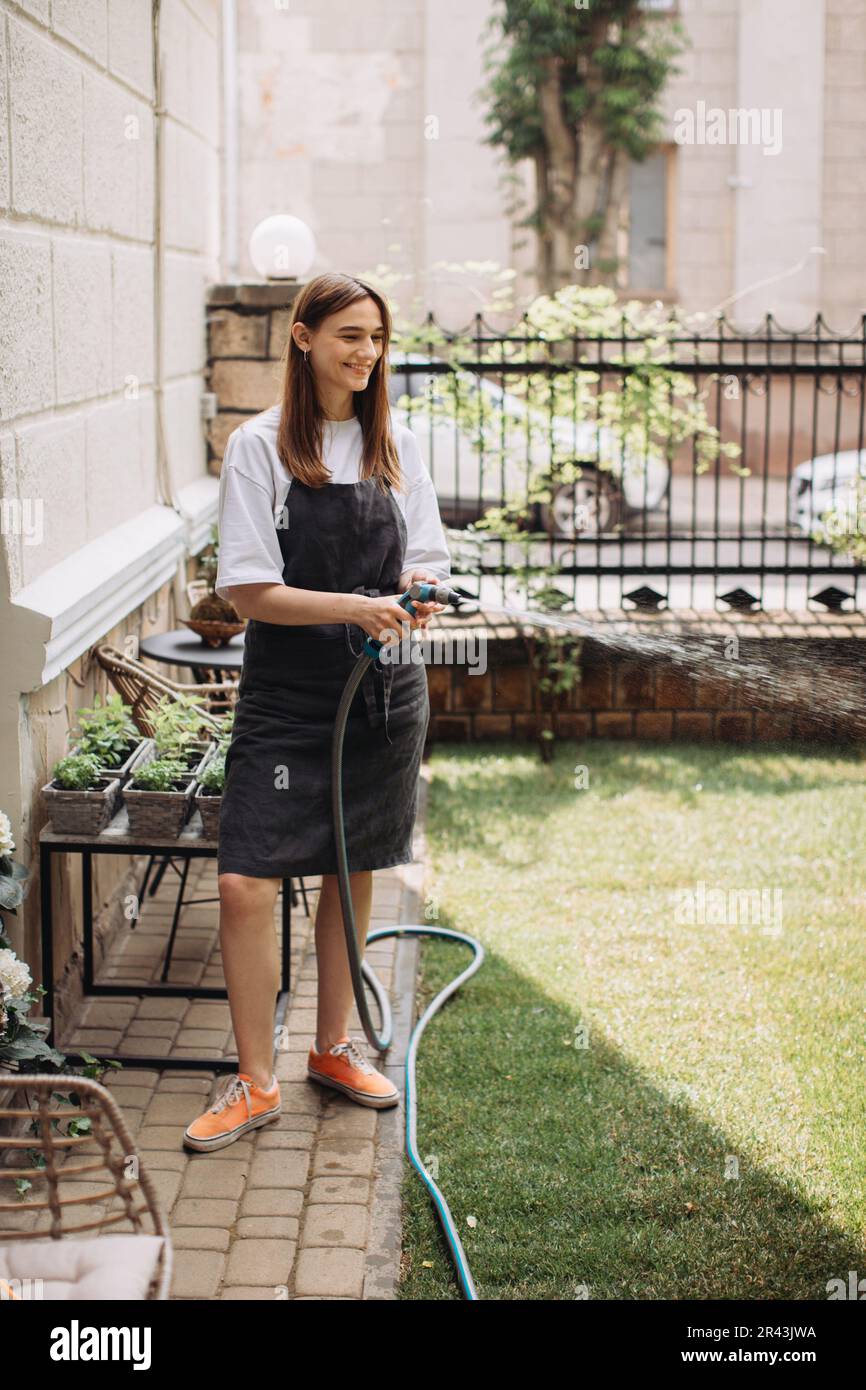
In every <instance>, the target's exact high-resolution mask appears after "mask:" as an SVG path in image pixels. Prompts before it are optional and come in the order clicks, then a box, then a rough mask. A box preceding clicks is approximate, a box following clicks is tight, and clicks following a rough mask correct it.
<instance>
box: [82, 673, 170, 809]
mask: <svg viewBox="0 0 866 1390" xmlns="http://www.w3.org/2000/svg"><path fill="white" fill-rule="evenodd" d="M71 737H72V744H73V746H72V748H71V749H70V751H71V752H72V753H95V754H96V756H97V757H98V758H99V760H100V767H99V770H100V772H101V773H104V774H106V775H110V776H112V777H118V778H119V779H120V784H121V786H123V784H124V783H125V782H126V781H128V779H129V777H130V776H131V774H132V769H133V767H135V766H137V765H138V764H139V763H140V762H143V761H145V760H146V758H147V757H148V756H152V753H153V740H152V739H147V738H144V737H143V736H142V734H141V732H140V730H139V729H138V727H137V726H136V724H135V721H134V720H133V718H132V710H131V709H130V707H129V705H126V704H124V703H123V701H122V700H121V698H120V696H119V695H118V694H117V692H115V693H114V694H113V695H111V696H110V697H109V699H107V700H106V701H105V702H101V701H100V697H99V695H97V696H96V699H95V701H94V703H93V705H92V706H91V707H89V708H87V709H80V710H79V711H78V725H77V728H76V729H75V730H74V732H73V734H72V736H71Z"/></svg>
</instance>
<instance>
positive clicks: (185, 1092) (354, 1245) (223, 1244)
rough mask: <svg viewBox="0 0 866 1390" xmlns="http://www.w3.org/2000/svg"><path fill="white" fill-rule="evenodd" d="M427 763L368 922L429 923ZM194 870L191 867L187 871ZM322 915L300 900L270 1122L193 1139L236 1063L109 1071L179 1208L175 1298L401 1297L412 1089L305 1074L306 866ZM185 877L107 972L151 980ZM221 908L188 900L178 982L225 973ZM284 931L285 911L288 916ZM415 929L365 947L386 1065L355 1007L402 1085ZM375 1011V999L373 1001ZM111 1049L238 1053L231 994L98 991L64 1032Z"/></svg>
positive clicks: (311, 966)
mask: <svg viewBox="0 0 866 1390" xmlns="http://www.w3.org/2000/svg"><path fill="white" fill-rule="evenodd" d="M426 790H427V783H426V779H425V775H424V770H423V769H422V781H421V794H420V798H419V815H418V820H417V823H416V828H415V844H414V851H415V860H414V862H413V863H412V864H406V865H400V866H398V867H397V868H393V869H380V870H378V871H377V872H376V873H375V874H374V876H373V910H372V916H371V924H370V926H371V930H372V929H374V928H375V927H379V926H392V925H395V924H397V923H401V922H402V923H411V922H423V920H424V917H423V902H424V897H423V894H424V859H425V853H424V834H423V821H424V808H425V805H426ZM193 864H194V866H195V865H196V864H198V865H199V867H198V868H197V869H196V870H195V871H196V874H197V877H196V881H195V886H194V889H192V888H190V890H189V891H190V896H195V897H211V896H214V897H215V896H216V893H217V881H216V865H215V862H214V861H213V860H203V861H193ZM191 881H192V871H191V874H190V882H191ZM304 882H305V884H306V887H307V894H308V898H309V906H310V916H309V917H307V916H306V915H305V913H304V908H303V902H302V901H301V900H300V896H299V902H298V905H297V906H296V907H294V908H293V910H292V942H291V994H290V998H289V1007H288V1010H287V1013H286V1030H285V1033H284V1037H283V1039H282V1042H281V1047H280V1050H278V1052H277V1056H276V1063H275V1066H276V1073H277V1077H278V1079H279V1081H280V1089H281V1093H282V1101H283V1112H282V1114H281V1115H280V1117H279V1119H278V1120H277V1121H275V1122H274V1123H273V1124H270V1125H266V1126H265V1127H264V1128H262V1129H259V1130H255V1131H253V1133H252V1134H250V1135H248V1136H247V1137H245V1138H243V1139H239V1140H237V1141H236V1142H235V1143H234V1144H230V1145H228V1146H227V1147H226V1148H225V1149H220V1150H218V1151H217V1152H216V1153H213V1154H196V1153H192V1152H190V1151H188V1150H187V1149H185V1148H184V1147H183V1144H182V1132H183V1129H184V1127H185V1126H186V1124H188V1123H189V1121H190V1120H191V1119H193V1118H194V1117H195V1116H196V1115H197V1114H199V1113H200V1112H201V1111H202V1110H203V1109H204V1108H205V1106H206V1105H207V1103H208V1101H209V1098H210V1097H211V1096H212V1094H213V1093H214V1089H215V1083H216V1082H218V1080H219V1077H220V1076H223V1075H225V1073H220V1074H218V1075H217V1074H215V1073H214V1072H213V1071H196V1070H189V1071H183V1070H170V1071H159V1070H153V1069H141V1068H137V1067H136V1066H135V1063H134V1062H126V1063H125V1064H124V1066H123V1069H122V1070H121V1071H119V1072H118V1073H117V1074H116V1075H112V1074H110V1073H109V1074H108V1075H107V1076H106V1078H104V1080H105V1084H107V1085H109V1086H110V1088H111V1090H112V1092H113V1093H114V1095H115V1096H116V1097H117V1099H118V1101H119V1103H120V1105H121V1107H122V1109H123V1112H124V1115H125V1117H126V1119H127V1122H128V1123H129V1125H130V1127H131V1129H132V1132H133V1135H134V1137H135V1139H136V1142H137V1144H138V1147H139V1151H140V1153H141V1157H142V1162H143V1163H144V1164H145V1165H146V1167H147V1169H148V1171H149V1172H150V1174H151V1175H152V1177H153V1179H154V1182H155V1183H156V1185H157V1189H158V1193H159V1197H160V1200H161V1202H162V1204H163V1210H164V1211H165V1212H166V1213H167V1214H168V1215H169V1219H170V1224H171V1229H172V1241H173V1247H174V1270H173V1279H172V1287H171V1297H172V1298H174V1299H197V1300H198V1299H250V1298H251V1299H295V1298H315V1299H322V1298H328V1299H331V1298H341V1299H369V1298H374V1299H391V1298H395V1297H396V1296H397V1293H396V1290H397V1284H398V1280H399V1264H400V1251H401V1203H400V1188H401V1183H402V1177H403V1171H404V1158H403V1153H404V1127H405V1113H404V1108H403V1104H402V1102H401V1103H400V1105H397V1106H394V1107H392V1108H391V1109H389V1110H384V1111H381V1112H380V1111H376V1110H371V1109H369V1108H367V1107H365V1106H361V1105H358V1104H356V1103H355V1102H353V1101H350V1100H348V1099H347V1098H346V1097H344V1096H341V1095H339V1094H338V1093H336V1092H331V1091H328V1090H326V1089H324V1088H322V1087H320V1086H317V1085H315V1084H314V1083H313V1082H310V1081H308V1080H307V1079H306V1058H307V1049H308V1048H309V1045H310V1042H311V1041H312V1039H313V1037H314V1034H315V1019H316V953H315V940H314V930H313V921H314V918H315V908H316V903H317V901H318V887H319V885H320V882H321V880H320V879H305V880H304ZM176 885H177V880H176V878H175V877H174V876H173V875H171V874H167V875H166V877H165V879H164V880H163V883H162V885H161V886H160V890H159V893H158V894H157V895H156V897H155V898H154V899H150V900H148V902H147V904H146V906H145V908H144V910H143V913H142V917H141V920H140V923H139V926H138V927H137V928H136V930H135V931H128V932H124V933H123V934H122V936H121V937H120V939H119V940H118V942H117V944H116V946H115V948H114V949H113V950H112V953H111V956H110V959H107V960H106V962H105V964H104V967H103V969H102V970H101V971H100V974H99V978H100V979H103V980H106V981H107V980H110V979H119V980H120V979H122V980H124V981H126V980H153V979H157V978H158V973H157V972H158V966H159V962H160V960H161V957H162V953H163V952H164V949H165V943H166V934H167V929H168V923H169V922H170V918H171V900H172V896H173V894H174V893H175V892H176ZM217 913H218V905H217V904H216V903H214V904H212V905H206V906H200V907H196V906H193V907H190V908H187V909H185V911H184V914H183V916H182V918H181V924H180V927H179V929H178V936H177V942H176V948H175V961H176V968H175V961H173V965H172V971H171V977H170V978H171V979H172V981H175V980H178V979H179V980H181V981H183V982H184V983H210V982H214V983H216V984H219V985H221V984H223V978H222V970H221V964H220V952H219V935H218V919H217ZM275 930H276V931H278V917H277V916H276V914H275ZM417 951H418V944H417V941H416V940H414V939H412V938H404V939H402V940H399V941H398V939H397V938H388V939H386V940H385V941H383V942H378V943H374V944H373V945H372V946H371V947H370V948H369V949H368V951H367V960H368V961H369V963H370V965H371V967H372V968H373V970H374V971H375V972H376V974H377V975H378V976H379V978H380V979H381V980H382V982H383V984H384V985H385V987H386V988H387V989H388V990H389V993H390V998H391V1006H392V1010H393V1015H394V1042H393V1045H392V1047H391V1048H390V1049H389V1051H388V1054H387V1059H386V1063H385V1065H381V1064H380V1062H381V1059H379V1058H378V1057H377V1056H376V1055H375V1054H374V1053H373V1051H372V1049H371V1048H370V1046H369V1044H368V1043H367V1041H366V1039H365V1038H364V1035H363V1030H362V1029H361V1026H360V1021H359V1019H358V1016H357V1011H356V1010H355V1009H354V1008H353V1011H352V1016H351V1020H350V1025H349V1028H350V1032H351V1033H352V1035H353V1036H355V1037H359V1038H360V1039H361V1040H362V1044H363V1048H364V1051H365V1053H366V1055H367V1056H368V1057H369V1058H370V1060H371V1061H372V1062H373V1064H374V1065H377V1066H379V1068H380V1070H382V1071H384V1072H385V1073H386V1074H387V1075H388V1076H389V1077H390V1078H391V1080H392V1081H393V1082H394V1083H395V1085H396V1086H397V1087H398V1088H399V1090H400V1092H401V1095H402V1093H403V1090H404V1077H403V1066H404V1061H405V1054H406V1048H407V1044H408V1038H409V1034H410V1032H411V1029H412V1026H413V1023H414V1015H413V1006H414V990H415V975H416V963H417ZM373 1012H374V1018H375V1008H374V1009H373ZM63 1042H64V1044H65V1045H66V1046H67V1047H72V1046H85V1047H88V1048H89V1049H92V1050H93V1051H94V1053H95V1054H96V1055H97V1056H99V1055H100V1048H101V1049H102V1050H103V1052H108V1051H110V1050H114V1049H116V1050H118V1051H120V1052H122V1053H134V1052H136V1051H138V1052H140V1053H141V1055H142V1056H149V1057H153V1056H155V1055H163V1054H164V1055H166V1056H167V1055H171V1056H173V1057H175V1056H182V1055H183V1054H184V1052H185V1051H186V1052H187V1053H188V1054H189V1055H196V1054H198V1055H201V1054H202V1053H204V1055H214V1053H220V1052H221V1053H223V1055H225V1056H227V1057H230V1056H232V1055H235V1054H234V1042H233V1037H232V1033H231V1027H230V1015H229V1007H228V1003H227V1002H225V1003H224V1002H223V1001H221V1000H214V1001H210V1000H188V999H182V998H165V999H155V998H148V999H140V998H138V997H137V996H134V995H129V996H128V997H122V998H121V997H117V998H111V999H108V998H97V999H93V1000H91V1001H90V1002H89V1003H88V1004H87V1005H86V1006H85V1009H84V1012H83V1014H82V1017H81V1019H80V1021H79V1024H78V1028H77V1031H76V1032H75V1033H74V1034H73V1035H71V1036H69V1037H67V1038H65V1039H64V1040H63Z"/></svg>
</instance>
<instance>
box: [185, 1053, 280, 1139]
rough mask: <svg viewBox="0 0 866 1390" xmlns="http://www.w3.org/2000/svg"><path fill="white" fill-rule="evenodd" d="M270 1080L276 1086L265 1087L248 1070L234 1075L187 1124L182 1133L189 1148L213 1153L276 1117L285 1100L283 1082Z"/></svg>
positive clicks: (273, 1078)
mask: <svg viewBox="0 0 866 1390" xmlns="http://www.w3.org/2000/svg"><path fill="white" fill-rule="evenodd" d="M271 1079H272V1082H273V1085H272V1086H270V1087H264V1086H257V1085H256V1083H255V1082H254V1081H253V1079H252V1077H251V1076H248V1075H247V1073H246V1072H245V1071H240V1072H237V1074H233V1075H231V1076H230V1077H229V1078H228V1081H227V1083H226V1085H225V1086H224V1087H223V1089H222V1091H221V1092H220V1094H219V1096H218V1097H217V1099H216V1101H215V1102H214V1104H213V1105H212V1106H211V1107H210V1109H209V1110H206V1111H205V1112H204V1114H203V1115H199V1117H198V1119H197V1120H193V1122H192V1124H191V1125H187V1127H186V1129H185V1130H184V1132H183V1142H184V1144H185V1145H186V1146H187V1148H189V1149H198V1150H199V1151H200V1152H201V1153H210V1152H211V1150H212V1149H222V1148H225V1146H226V1144H232V1143H233V1142H234V1141H235V1139H240V1137H241V1135H242V1134H247V1133H248V1132H249V1131H250V1130H251V1129H256V1128H257V1127H258V1126H259V1125H266V1124H269V1123H270V1121H271V1120H275V1119H276V1118H277V1116H278V1115H279V1113H280V1111H281V1110H282V1100H281V1098H280V1083H279V1082H278V1081H277V1078H276V1076H274V1077H272V1078H271Z"/></svg>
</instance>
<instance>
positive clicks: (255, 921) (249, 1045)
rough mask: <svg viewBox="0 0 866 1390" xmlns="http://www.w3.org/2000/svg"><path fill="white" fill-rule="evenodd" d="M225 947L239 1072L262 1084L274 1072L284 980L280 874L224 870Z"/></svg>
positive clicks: (222, 912) (221, 886) (222, 938)
mask: <svg viewBox="0 0 866 1390" xmlns="http://www.w3.org/2000/svg"><path fill="white" fill-rule="evenodd" d="M218 883H219V894H220V947H221V948H222V958H223V972H224V974H225V979H226V988H227V990H228V994H229V1009H230V1012H231V1016H232V1027H233V1029H234V1034H235V1041H236V1043H237V1047H238V1071H243V1072H246V1074H247V1075H248V1076H251V1077H252V1079H253V1081H254V1082H255V1083H256V1085H258V1086H268V1085H269V1084H270V1080H271V1077H272V1076H273V1073H274V1012H275V1009H276V1002H277V991H278V989H279V984H280V969H279V956H278V954H277V933H276V928H275V926H274V904H275V902H276V900H277V893H278V892H279V887H280V880H279V879H278V878H251V877H248V876H247V875H246V874H220V875H219V879H218Z"/></svg>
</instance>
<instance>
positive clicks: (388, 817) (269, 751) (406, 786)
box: [217, 478, 430, 878]
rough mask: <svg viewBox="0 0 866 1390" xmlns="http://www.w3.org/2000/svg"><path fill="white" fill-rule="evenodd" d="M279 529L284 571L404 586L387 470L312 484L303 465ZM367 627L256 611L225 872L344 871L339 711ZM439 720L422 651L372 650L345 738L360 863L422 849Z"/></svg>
mask: <svg viewBox="0 0 866 1390" xmlns="http://www.w3.org/2000/svg"><path fill="white" fill-rule="evenodd" d="M286 520H287V521H288V524H287V525H286V524H285V522H286ZM275 529H276V532H277V536H278V539H279V544H280V550H281V553H282V557H283V582H284V583H285V584H289V585H292V586H293V587H296V588H299V589H319V590H325V591H327V592H330V593H344V594H345V593H365V594H369V595H372V596H375V595H378V594H383V595H384V594H397V593H399V589H398V583H399V579H400V575H401V573H402V571H403V558H404V556H405V553H406V539H407V533H406V523H405V521H404V519H403V514H402V512H401V510H400V508H399V507H398V505H397V502H396V500H395V498H394V496H393V494H392V493H391V490H390V488H388V489H387V491H386V492H383V491H382V490H381V489H380V487H379V485H378V484H377V482H376V480H375V479H373V478H365V479H362V480H361V481H360V482H357V483H327V484H325V486H324V487H321V488H311V487H308V486H306V485H305V484H304V483H302V482H300V481H299V480H298V479H297V478H294V479H293V480H292V484H291V487H290V489H289V493H288V497H287V501H286V507H284V508H283V512H282V514H281V515H280V516H279V524H277V520H276V519H275ZM366 636H367V634H366V633H365V631H364V630H363V628H361V627H359V626H357V625H356V624H348V623H318V624H303V625H297V624H286V623H279V624H278V623H265V622H259V621H258V620H257V619H254V618H250V619H249V620H248V622H247V628H246V635H245V638H244V660H243V668H242V671H241V679H240V684H239V687H238V701H237V705H236V709H235V719H234V726H233V732H232V740H231V744H230V746H229V749H228V753H227V755H226V779H225V787H224V790H223V795H222V802H221V806H220V823H219V848H218V854H217V870H218V872H219V873H236V874H248V875H250V876H252V877H254V878H289V877H302V876H303V875H305V874H335V873H336V872H337V861H336V847H335V844H334V829H333V824H332V806H331V748H332V740H333V731H334V720H335V716H336V713H337V708H338V705H339V703H340V697H341V695H342V693H343V689H344V687H345V684H346V680H347V678H348V676H349V673H350V672H351V670H352V668H353V667H354V665H355V663H356V661H357V657H358V655H359V654H360V652H361V651H362V649H363V643H364V639H365V637H366ZM429 721H430V700H429V696H428V691H427V671H426V667H425V665H424V663H423V662H418V663H414V662H413V663H410V662H407V661H404V662H400V661H395V662H388V663H385V664H384V665H382V664H380V663H379V662H378V661H376V662H374V663H372V664H371V666H370V667H369V669H368V670H367V672H366V674H365V676H364V679H363V681H362V682H361V686H360V688H359V689H358V690H357V691H356V693H355V696H354V699H353V700H352V705H351V708H350V711H349V718H348V721H347V724H346V737H345V741H344V744H343V815H344V820H345V829H346V850H347V856H348V862H349V872H350V873H356V872H358V871H360V870H363V869H385V868H389V867H390V866H391V865H393V864H408V863H410V862H411V860H412V831H413V827H414V824H415V817H416V812H417V795H418V773H419V769H420V765H421V755H422V752H423V748H424V741H425V738H426V735H427V728H428V725H429Z"/></svg>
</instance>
